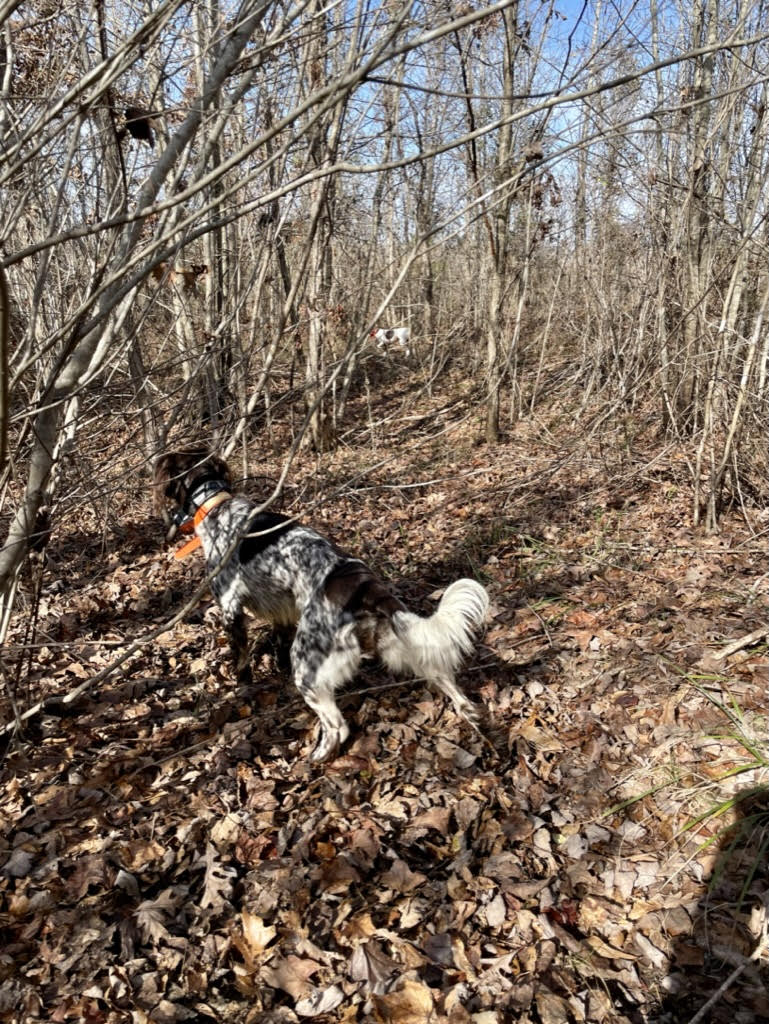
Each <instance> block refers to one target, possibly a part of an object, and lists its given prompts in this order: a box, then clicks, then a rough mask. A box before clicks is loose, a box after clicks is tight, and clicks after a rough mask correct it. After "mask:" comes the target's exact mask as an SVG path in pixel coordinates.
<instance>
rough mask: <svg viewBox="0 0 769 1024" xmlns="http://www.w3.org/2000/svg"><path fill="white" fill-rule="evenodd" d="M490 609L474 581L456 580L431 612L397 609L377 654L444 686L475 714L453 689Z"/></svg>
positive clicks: (461, 709)
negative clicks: (423, 612) (417, 613)
mask: <svg viewBox="0 0 769 1024" xmlns="http://www.w3.org/2000/svg"><path fill="white" fill-rule="evenodd" d="M488 608H489V595H488V594H487V593H486V591H485V590H484V589H483V587H482V586H481V585H480V583H476V582H475V580H457V582H456V583H452V584H451V586H450V587H448V588H447V589H446V591H445V592H444V594H443V597H442V598H441V600H440V603H439V605H438V607H437V608H436V609H435V611H434V612H433V614H432V615H431V616H430V617H429V618H427V619H423V618H421V617H420V616H419V615H414V614H413V612H395V614H394V615H393V618H392V629H391V630H388V631H387V633H386V634H385V635H384V636H381V637H380V639H379V655H380V657H381V658H382V660H383V661H384V662H385V664H386V665H387V666H388V668H390V669H392V670H393V672H403V671H408V672H413V674H414V675H415V676H420V677H422V678H424V679H426V680H427V681H428V682H429V683H433V684H434V685H435V686H437V687H438V689H440V690H442V691H443V693H445V694H446V696H447V697H449V698H450V700H451V702H452V703H453V705H454V708H455V709H456V711H457V712H458V713H459V714H460V715H462V716H463V717H464V718H467V719H470V720H471V721H472V720H474V719H475V717H476V716H475V709H474V708H473V705H472V704H471V703H470V701H469V700H468V699H467V698H466V697H465V696H464V694H463V693H462V692H461V691H460V690H459V689H458V688H457V686H456V684H455V682H454V675H455V673H456V671H457V669H458V668H459V666H460V665H461V664H462V659H463V657H464V656H465V655H466V654H469V653H470V651H471V650H472V649H473V643H474V639H475V633H476V632H477V630H478V629H479V628H480V626H481V625H482V624H483V620H484V619H485V617H486V612H487V611H488Z"/></svg>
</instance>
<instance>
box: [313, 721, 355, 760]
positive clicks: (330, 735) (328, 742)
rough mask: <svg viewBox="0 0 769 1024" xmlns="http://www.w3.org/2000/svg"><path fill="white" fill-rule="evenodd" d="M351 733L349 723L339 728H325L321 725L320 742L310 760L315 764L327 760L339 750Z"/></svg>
mask: <svg viewBox="0 0 769 1024" xmlns="http://www.w3.org/2000/svg"><path fill="white" fill-rule="evenodd" d="M349 735H350V730H349V729H348V728H347V725H344V724H343V725H342V726H340V727H339V728H338V729H324V728H323V726H321V727H320V736H319V737H318V742H317V743H316V744H315V749H314V750H313V752H312V753H311V754H310V760H311V761H312V762H313V763H314V764H319V763H320V762H321V761H327V760H328V759H329V758H330V757H333V755H334V754H335V753H336V752H337V750H339V748H340V747H341V745H342V744H343V743H344V741H345V740H346V739H347V737H348V736H349Z"/></svg>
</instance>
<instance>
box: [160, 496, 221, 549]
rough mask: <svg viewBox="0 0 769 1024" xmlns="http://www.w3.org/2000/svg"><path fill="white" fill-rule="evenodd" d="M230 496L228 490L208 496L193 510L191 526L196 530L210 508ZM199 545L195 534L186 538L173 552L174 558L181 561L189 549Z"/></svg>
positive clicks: (198, 539) (196, 547) (198, 538)
mask: <svg viewBox="0 0 769 1024" xmlns="http://www.w3.org/2000/svg"><path fill="white" fill-rule="evenodd" d="M231 497H232V495H231V494H230V492H229V491H218V492H217V493H216V494H215V495H214V496H213V497H212V498H209V499H208V501H204V502H203V504H202V505H201V506H200V508H198V509H197V511H196V512H195V518H194V519H193V520H192V528H193V529H194V530H197V528H198V527H199V526H200V524H201V523H202V522H203V520H204V519H205V518H206V516H207V515H208V513H209V512H210V511H211V509H214V508H216V506H217V505H223V504H224V502H225V501H229V500H230V498H231ZM188 522H189V520H188ZM199 547H200V537H198V536H197V535H196V536H195V537H193V538H192V539H191V540H188V541H187V543H186V544H182V546H181V547H180V548H179V549H178V550H177V551H175V552H174V558H175V559H176V560H177V561H181V560H182V559H183V558H186V557H187V555H188V554H189V553H190V552H191V551H196V550H197V549H198V548H199Z"/></svg>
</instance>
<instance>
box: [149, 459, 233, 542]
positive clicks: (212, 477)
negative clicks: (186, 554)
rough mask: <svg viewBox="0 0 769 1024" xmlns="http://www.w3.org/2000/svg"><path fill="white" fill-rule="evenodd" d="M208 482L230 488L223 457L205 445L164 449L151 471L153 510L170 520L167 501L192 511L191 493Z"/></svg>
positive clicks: (228, 475) (171, 532) (167, 520)
mask: <svg viewBox="0 0 769 1024" xmlns="http://www.w3.org/2000/svg"><path fill="white" fill-rule="evenodd" d="M208 483H210V484H211V485H212V486H215V485H216V484H221V485H222V487H223V489H229V488H230V486H231V484H232V475H231V473H230V469H229V466H228V465H227V463H226V462H225V461H224V459H220V458H218V456H216V455H211V453H210V452H209V451H208V449H206V448H198V447H195V448H185V449H183V450H181V451H178V452H167V453H166V454H165V455H161V456H160V457H159V458H158V459H157V461H156V462H155V470H154V474H153V496H154V504H155V511H156V512H157V513H158V514H159V515H162V516H163V518H164V519H165V520H166V522H167V523H168V522H170V517H169V515H168V503H169V502H171V503H173V504H174V505H175V506H176V508H177V510H179V509H181V510H182V512H184V513H185V514H186V515H188V516H191V515H192V514H193V512H194V511H195V510H194V508H193V507H191V505H192V502H191V498H192V496H193V495H194V494H195V493H196V492H197V491H200V490H201V489H203V488H204V487H205V485H206V484H208ZM178 525H179V523H178V521H177V522H176V523H175V524H174V525H173V526H172V528H171V530H170V531H169V537H168V539H169V540H172V539H173V535H174V534H175V533H176V527H178Z"/></svg>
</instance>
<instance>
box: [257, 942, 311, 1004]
mask: <svg viewBox="0 0 769 1024" xmlns="http://www.w3.org/2000/svg"><path fill="white" fill-rule="evenodd" d="M319 969H320V964H319V963H317V961H315V960H307V959H304V960H302V959H300V958H299V957H298V956H294V955H293V953H292V954H289V956H287V957H281V958H280V959H279V960H275V961H274V962H273V963H271V964H265V965H264V967H262V969H261V971H260V972H259V977H260V978H261V979H262V981H265V982H266V983H267V984H268V985H271V986H272V987H273V988H280V989H282V990H283V991H284V992H288V994H289V995H290V996H291V997H292V998H293V999H306V998H307V997H309V996H310V995H311V994H312V992H313V987H312V985H310V984H309V979H310V978H311V977H312V976H313V974H315V972H316V971H318V970H319Z"/></svg>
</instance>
